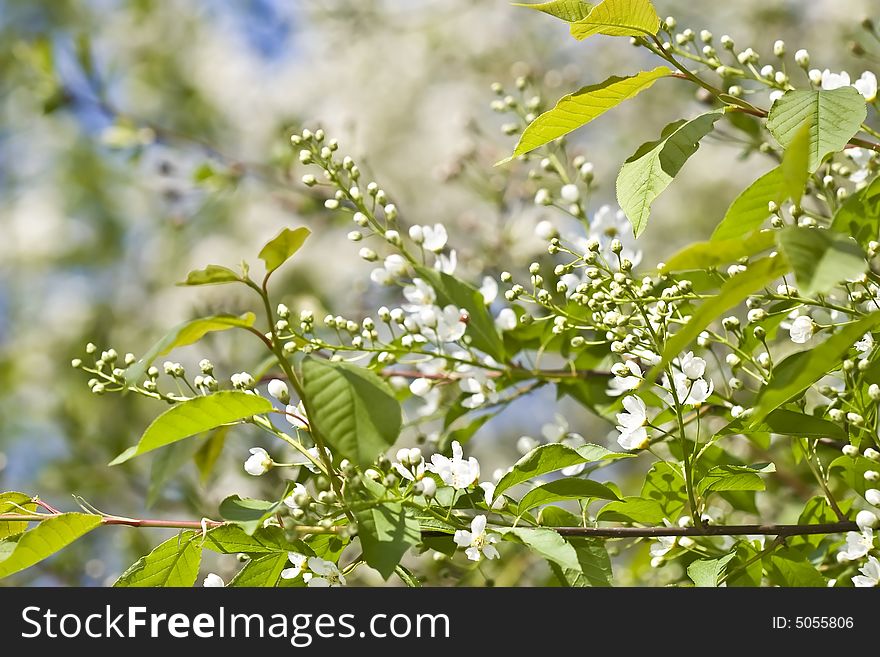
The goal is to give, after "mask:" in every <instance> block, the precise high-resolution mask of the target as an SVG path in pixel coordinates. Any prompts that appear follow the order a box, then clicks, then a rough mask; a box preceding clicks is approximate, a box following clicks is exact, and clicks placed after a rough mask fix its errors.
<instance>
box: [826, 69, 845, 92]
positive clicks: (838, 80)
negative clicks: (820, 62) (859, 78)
mask: <svg viewBox="0 0 880 657" xmlns="http://www.w3.org/2000/svg"><path fill="white" fill-rule="evenodd" d="M850 84H851V81H850V77H849V73H847V72H846V71H843V72H842V73H832V72H831V71H830V70H828V69H827V68H826V69H825V70H824V71H822V89H824V90H825V91H832V90H834V89H840V88H841V87H848V86H850Z"/></svg>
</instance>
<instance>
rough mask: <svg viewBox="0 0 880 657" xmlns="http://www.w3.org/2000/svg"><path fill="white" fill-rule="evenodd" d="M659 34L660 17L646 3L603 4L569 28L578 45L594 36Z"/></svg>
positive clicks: (609, 0) (630, 0)
mask: <svg viewBox="0 0 880 657" xmlns="http://www.w3.org/2000/svg"><path fill="white" fill-rule="evenodd" d="M659 31H660V17H659V16H658V15H657V12H656V11H655V10H654V6H653V5H652V4H651V3H650V2H649V1H648V0H605V2H603V3H601V4H599V5H596V7H594V8H593V11H591V12H590V13H589V15H588V16H587V17H586V18H584V19H582V20H580V21H578V22H576V23H572V24H571V35H572V36H573V37H574V38H575V39H578V40H579V41H580V40H583V39H586V38H587V37H591V36H593V35H594V34H604V35H606V36H634V37H643V36H653V35H656V34H657V32H659Z"/></svg>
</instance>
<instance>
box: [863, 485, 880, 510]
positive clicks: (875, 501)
mask: <svg viewBox="0 0 880 657" xmlns="http://www.w3.org/2000/svg"><path fill="white" fill-rule="evenodd" d="M865 499H866V500H868V504H870V505H871V506H878V507H880V490H877V489H876V488H869V489H868V490H866V491H865Z"/></svg>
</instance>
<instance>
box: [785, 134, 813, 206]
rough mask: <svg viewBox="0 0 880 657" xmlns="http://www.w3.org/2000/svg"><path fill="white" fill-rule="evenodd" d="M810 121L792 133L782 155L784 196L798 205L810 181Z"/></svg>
mask: <svg viewBox="0 0 880 657" xmlns="http://www.w3.org/2000/svg"><path fill="white" fill-rule="evenodd" d="M809 165H810V123H809V120H808V121H807V122H806V123H804V124H803V125H802V126H801V127H800V129H799V130H798V131H797V132H795V133H794V137H793V138H792V140H791V143H790V144H789V145H788V147H787V148H786V149H785V154H784V155H783V157H782V165H781V167H780V168H781V169H782V182H783V186H784V189H785V194H786V197H788V198H790V199H791V200H792V201H794V202H795V204H797V205H800V203H801V198H803V195H804V188H805V187H806V186H807V183H808V182H809V181H810V170H809Z"/></svg>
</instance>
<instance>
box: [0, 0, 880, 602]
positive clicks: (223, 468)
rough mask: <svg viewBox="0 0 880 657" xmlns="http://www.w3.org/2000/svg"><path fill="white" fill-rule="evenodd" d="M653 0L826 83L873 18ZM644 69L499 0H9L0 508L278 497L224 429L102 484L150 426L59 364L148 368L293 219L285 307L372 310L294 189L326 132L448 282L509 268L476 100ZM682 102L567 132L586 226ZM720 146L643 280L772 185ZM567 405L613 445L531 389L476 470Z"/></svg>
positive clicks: (665, 221)
mask: <svg viewBox="0 0 880 657" xmlns="http://www.w3.org/2000/svg"><path fill="white" fill-rule="evenodd" d="M655 4H656V5H657V8H658V11H659V13H660V14H661V16H666V15H668V14H673V15H675V16H676V17H677V18H678V21H679V26H680V28H681V27H685V26H689V27H692V28H693V29H695V30H696V31H697V32H699V30H700V29H703V28H707V29H710V30H712V31H713V32H714V33H715V34H716V37H720V35H721V34H723V33H727V34H730V35H731V36H732V37H733V38H734V39H735V40H736V42H737V46H738V49H741V48H744V47H746V46H752V47H754V48H755V49H756V50H759V52H763V53H765V54H769V53H770V52H771V47H772V44H773V42H774V41H775V40H776V39H780V38H781V39H785V40H786V42H787V44H788V48H789V51H790V52H794V51H795V50H796V49H798V48H802V47H806V48H809V50H810V52H811V54H812V56H813V65H814V66H816V67H818V68H826V67H828V68H831V69H833V70H843V69H846V70H849V71H850V73H851V74H854V77H857V76H858V75H859V74H860V73H861V71H862V70H865V68H871V66H870V63H866V62H865V61H864V60H862V61H858V58H857V57H856V56H855V55H854V54H853V52H852V49H851V47H850V44H851V43H852V42H853V40H855V39H859V38H860V36H861V35H862V34H864V32H863V31H862V30H861V28H860V23H861V21H862V19H863V18H865V17H866V16H869V15H870V14H869V10H870V8H871V7H870V5H871V4H872V3H870V2H868V0H846V1H845V2H841V1H840V0H814V1H813V2H810V3H804V2H802V1H801V0H788V1H778V0H736V1H735V2H725V3H694V2H686V1H684V0H657V2H656V3H655ZM710 7H711V9H710ZM875 8H876V7H875ZM641 57H642V55H641V54H639V53H637V52H636V51H635V50H634V49H632V48H631V47H630V46H629V45H628V44H627V43H626V40H615V39H595V40H591V41H589V42H586V43H577V42H575V41H573V40H571V39H570V38H568V37H567V33H566V28H565V26H564V25H563V24H561V23H559V22H558V21H556V20H554V19H552V18H550V17H548V16H544V15H542V14H538V13H532V12H529V11H527V10H524V9H519V8H516V7H511V6H510V5H509V4H508V3H507V2H505V1H503V0H384V1H383V0H240V1H237V2H221V1H219V0H214V1H211V0H187V1H183V0H170V1H161V2H160V1H159V0H78V1H74V0H0V489H2V490H20V491H22V492H26V493H29V494H39V495H40V496H41V497H42V498H43V499H45V500H47V501H49V502H50V503H52V504H54V505H55V506H58V507H60V508H63V509H66V510H72V509H75V503H74V501H73V499H72V497H71V495H72V494H77V495H80V496H82V497H83V498H85V499H86V500H88V501H89V503H91V504H92V505H94V506H95V507H97V508H99V509H101V510H103V511H107V512H112V513H116V514H120V515H132V516H136V517H138V516H140V517H144V516H160V517H179V518H200V517H203V516H216V506H217V503H218V501H219V500H221V499H222V498H223V497H225V496H227V495H229V494H231V493H233V492H239V493H252V494H259V491H260V487H261V486H265V487H266V490H267V491H269V490H273V487H274V488H277V487H278V485H279V482H278V481H277V480H275V481H272V480H270V479H271V478H270V477H265V478H261V480H255V479H253V478H249V477H248V476H247V475H246V474H245V473H244V472H243V470H242V468H241V464H242V462H243V461H244V458H245V456H246V455H247V449H248V448H249V447H251V446H253V444H254V443H253V442H252V441H251V440H250V439H249V438H248V436H247V435H242V434H240V433H235V435H233V436H231V437H230V438H229V440H228V441H227V444H226V446H225V449H224V451H223V453H222V454H221V455H220V460H219V462H218V464H217V466H216V467H215V468H214V470H213V473H209V474H207V475H206V476H202V475H200V473H199V471H198V469H197V468H196V467H195V466H194V465H193V464H192V463H191V462H190V459H189V458H188V457H190V456H191V454H185V455H184V456H185V457H187V458H184V459H182V460H181V462H180V463H173V462H169V459H170V458H171V457H166V458H164V459H162V458H156V459H154V460H153V463H152V464H151V463H150V460H149V459H143V460H139V461H135V462H133V463H129V464H126V465H124V466H121V467H117V468H108V467H106V466H105V465H104V464H106V463H107V462H108V461H109V460H110V459H111V458H112V457H113V456H115V455H116V454H118V453H119V452H120V451H122V449H124V448H125V447H127V446H128V445H130V444H133V443H134V442H135V441H136V440H137V438H138V437H139V435H140V434H141V432H142V431H143V429H144V428H145V427H146V426H147V425H148V424H149V422H150V421H151V420H152V418H153V417H155V415H157V414H158V413H159V412H160V411H161V410H162V409H161V408H160V407H158V406H157V405H156V404H153V403H149V402H148V401H145V400H143V399H139V398H135V397H133V396H125V397H120V396H116V395H114V396H112V397H106V398H100V397H97V396H95V395H92V394H91V393H90V392H89V391H88V388H87V386H86V378H87V377H85V376H84V375H83V374H82V373H80V372H77V371H75V370H73V369H72V368H71V367H70V365H69V363H70V360H71V359H72V358H75V357H79V356H82V354H83V348H84V345H85V344H86V342H89V341H91V342H94V343H96V344H97V345H98V347H99V349H105V348H108V347H110V346H112V347H114V348H115V349H117V351H119V352H120V354H121V353H124V352H126V351H133V352H135V353H142V352H143V351H144V350H145V349H146V348H147V347H148V346H149V345H150V344H151V343H152V342H153V341H154V340H155V339H157V338H158V337H160V336H161V335H162V334H163V333H164V332H165V331H166V330H167V329H168V328H169V327H171V326H173V325H174V324H177V323H179V322H181V321H183V320H185V319H188V318H191V317H194V316H197V315H201V314H205V313H207V312H213V311H222V312H243V311H244V310H247V309H249V308H250V303H251V301H250V300H249V299H247V298H245V297H244V296H242V297H240V298H239V297H238V296H236V293H232V294H230V289H231V288H225V287H224V288H203V289H185V288H179V287H175V286H174V283H175V282H176V281H179V280H181V279H182V278H183V277H184V276H185V274H186V272H187V271H189V270H190V269H193V268H198V267H202V266H204V265H205V264H208V263H209V262H210V263H218V264H224V265H227V266H235V264H236V263H238V262H239V261H240V260H241V259H242V258H251V259H252V260H256V257H255V255H256V253H257V251H258V250H259V247H260V246H261V245H262V244H263V243H264V242H265V241H266V240H267V239H268V238H270V237H272V236H273V235H274V234H276V233H277V232H278V230H280V228H281V227H283V226H286V225H287V226H289V225H293V226H295V225H307V226H309V227H310V228H311V230H312V231H313V233H314V235H313V237H312V238H311V239H310V241H309V243H308V245H307V248H305V249H303V251H302V252H301V254H300V255H298V256H297V259H296V262H295V263H294V264H292V266H291V267H289V269H287V270H285V274H284V278H282V277H281V276H279V277H278V281H276V286H277V289H278V290H280V291H281V292H282V293H283V296H284V301H285V302H286V303H287V304H288V305H289V306H290V307H291V308H292V309H294V310H296V311H298V310H299V309H300V308H303V307H308V308H311V309H313V310H314V311H315V314H316V315H317V316H318V317H321V316H323V314H324V312H327V311H333V312H334V313H341V314H343V315H346V316H347V317H355V318H358V317H362V316H366V315H368V314H370V313H373V312H375V308H376V307H378V306H379V305H381V304H382V303H383V294H384V293H383V291H382V290H376V289H375V286H371V285H370V284H369V276H368V272H369V269H370V266H369V265H368V264H367V263H364V262H362V261H361V260H360V259H359V258H358V257H357V250H358V247H357V245H355V244H352V243H350V242H348V241H346V239H345V234H346V232H348V230H349V222H348V221H347V220H346V219H345V217H342V216H337V213H333V212H329V211H327V210H325V209H324V208H323V204H322V199H321V198H320V196H319V194H315V193H313V192H312V190H307V189H305V188H304V187H303V186H302V184H301V183H299V179H300V177H301V175H302V173H304V171H302V170H300V169H301V167H300V165H299V163H298V162H297V161H296V158H295V151H293V149H291V148H290V145H289V142H288V140H287V137H288V135H289V134H290V131H291V129H296V128H299V129H302V128H303V127H311V128H314V127H317V126H321V127H324V129H325V130H326V131H327V133H328V135H330V136H332V137H336V138H338V139H339V140H340V143H341V150H342V152H344V153H348V154H350V155H352V156H353V157H354V158H355V159H356V160H357V161H358V163H359V165H360V167H361V169H362V171H364V173H365V177H366V178H367V179H368V180H369V179H375V180H378V181H379V182H380V184H381V186H382V187H383V188H384V189H385V190H386V191H387V192H388V193H389V195H390V197H391V199H392V200H393V201H394V202H395V203H396V204H397V206H398V207H399V208H400V209H401V212H402V215H403V216H404V218H405V220H406V222H408V223H434V222H435V221H442V222H444V223H445V224H446V225H447V226H448V227H449V228H450V235H451V238H450V242H451V244H452V246H453V247H455V248H456V249H457V250H458V259H459V262H460V266H459V273H461V274H462V275H463V276H465V277H471V280H477V276H478V274H480V272H485V273H488V274H495V275H496V276H497V274H498V273H499V272H500V271H501V270H503V269H509V270H515V269H517V268H522V267H525V266H527V265H528V262H530V260H531V258H532V257H533V256H534V255H535V254H536V253H538V252H539V251H541V242H540V241H539V240H536V239H534V238H533V230H534V226H535V225H536V224H537V222H538V221H540V220H542V219H544V218H551V219H552V218H553V217H552V214H553V210H552V209H547V208H537V207H535V206H534V204H533V203H532V198H533V196H534V193H535V189H536V185H535V184H534V183H533V182H531V181H529V180H528V179H527V176H526V175H525V173H526V172H525V170H524V167H523V166H522V165H519V167H518V168H517V166H516V165H514V166H513V167H511V168H509V169H507V170H501V169H495V168H493V167H492V164H493V163H494V162H495V161H497V160H499V159H501V158H502V157H504V156H505V155H507V154H508V153H509V152H510V150H511V149H512V147H513V145H514V143H515V137H510V136H505V135H504V134H503V133H502V130H501V126H502V124H503V122H504V120H503V117H499V116H498V115H497V114H496V113H493V112H492V110H491V109H490V107H489V104H490V102H491V101H492V100H493V98H495V96H494V94H493V93H492V91H491V90H490V85H491V84H492V83H493V82H500V83H501V84H502V85H504V87H505V88H506V89H514V82H513V81H514V80H515V79H516V78H517V77H519V76H528V77H529V79H530V80H531V81H532V82H533V84H534V89H535V92H536V93H540V94H541V95H542V96H543V97H544V99H545V101H546V102H547V103H550V104H552V103H553V102H555V100H556V99H557V98H558V97H560V96H562V95H564V94H565V93H567V92H569V91H571V90H573V89H576V88H577V87H579V86H582V85H584V84H588V83H593V82H597V81H600V80H602V79H604V78H605V77H607V76H608V75H610V74H612V73H613V74H626V73H630V72H635V71H636V70H638V68H639V67H640V66H645V65H648V64H647V63H642V62H640V61H639V58H641ZM690 94H691V90H690V88H689V87H687V86H685V85H681V86H680V87H679V86H675V84H674V83H668V82H667V83H664V86H663V91H661V92H658V93H657V94H645V96H643V97H642V98H641V99H639V100H638V101H635V102H632V103H630V104H629V105H626V106H624V107H623V108H621V110H620V111H617V112H615V113H614V114H613V115H612V116H611V117H609V118H605V119H603V120H601V121H598V122H596V123H595V124H594V125H593V126H591V127H590V128H589V129H587V130H583V131H581V132H579V133H578V134H577V136H576V138H575V139H573V140H572V144H573V146H574V148H573V150H572V152H573V153H582V154H583V155H585V156H586V157H587V158H588V160H590V161H592V162H593V163H594V164H595V167H596V172H597V173H596V177H597V180H598V181H599V189H598V193H597V195H596V197H595V199H594V203H593V209H594V210H595V209H596V208H598V206H599V205H601V204H602V203H611V202H613V199H614V193H613V180H614V174H615V171H616V169H617V168H618V167H619V166H620V163H621V161H622V160H623V159H625V157H626V156H627V155H628V154H629V153H631V152H633V151H634V150H635V148H636V147H637V146H638V145H639V144H641V143H642V142H644V141H647V140H649V139H654V138H655V137H656V134H657V133H659V130H660V127H662V126H663V125H665V124H666V123H668V122H670V121H672V120H675V119H677V118H680V117H681V116H685V115H687V112H692V113H693V111H694V110H693V108H692V107H690V105H692V104H694V102H695V101H694V99H693V97H692V96H691V95H690ZM649 96H650V98H649ZM737 155H738V151H737V150H735V149H732V148H731V146H730V145H729V144H725V143H721V142H719V141H711V140H707V141H706V142H705V143H704V146H703V149H702V150H701V153H700V154H699V155H698V156H697V158H695V159H699V163H697V162H694V163H692V164H691V165H690V166H689V167H688V171H687V175H686V176H683V177H682V180H681V181H680V183H681V184H679V183H677V184H675V185H673V186H672V187H671V188H670V189H669V191H668V192H667V193H666V194H665V195H664V196H663V197H662V198H661V200H660V201H659V202H658V203H657V204H656V206H655V212H654V217H655V218H654V220H653V224H652V226H651V228H649V230H648V231H647V233H646V234H645V236H644V241H643V243H642V245H641V246H642V248H643V249H644V251H645V259H644V261H643V263H644V264H647V265H648V266H653V264H655V263H656V262H658V261H660V260H662V259H663V258H664V257H665V256H666V255H667V254H669V253H670V252H671V251H673V250H674V249H675V248H677V247H678V246H680V245H681V244H683V243H685V242H689V241H693V240H695V239H700V238H703V237H706V236H707V235H708V234H709V232H710V230H711V228H712V227H713V226H714V224H715V223H716V222H717V221H718V219H719V217H720V216H721V214H722V213H723V211H724V209H725V208H726V207H727V205H728V204H729V202H730V201H731V200H732V198H733V197H734V196H735V194H736V192H737V190H738V189H741V188H742V187H743V186H744V185H745V184H747V183H748V182H750V181H751V180H752V179H754V178H755V177H756V176H757V173H759V172H760V171H758V169H761V167H767V165H766V163H762V162H761V160H760V156H754V157H752V158H749V159H737ZM763 170H766V169H761V171H763ZM252 346H253V345H251V344H250V343H249V342H248V341H247V338H245V339H244V340H243V341H239V340H238V339H237V338H236V337H234V336H231V335H222V336H220V337H219V338H218V339H214V340H209V341H208V343H207V346H205V347H200V349H199V350H198V351H186V352H181V353H180V354H178V355H176V356H175V360H181V361H182V362H184V364H185V365H186V366H187V367H188V368H189V369H190V370H191V371H195V369H196V367H195V364H196V363H197V362H198V359H199V358H201V357H204V356H208V357H210V358H211V359H212V360H214V361H215V363H216V364H217V367H218V370H219V371H220V372H221V373H222V375H223V376H225V377H227V378H228V376H229V374H231V373H232V372H235V371H240V370H242V369H247V368H248V367H250V366H252V365H253V363H254V358H256V355H255V353H254V352H253V351H252V350H251V348H252ZM560 413H561V414H562V416H563V417H564V418H565V420H566V421H567V423H568V424H569V426H570V427H571V430H573V431H578V432H579V433H581V434H583V435H584V436H586V437H587V438H588V439H590V440H592V441H595V442H602V441H603V440H604V438H605V434H606V433H607V431H608V427H607V426H605V425H602V424H599V423H596V422H594V421H592V420H590V418H589V417H587V416H586V414H585V413H584V411H583V410H581V409H579V407H577V406H574V405H572V406H568V405H565V404H562V405H557V404H556V403H555V395H554V393H553V391H552V390H545V391H542V392H541V394H538V395H533V396H531V397H528V398H526V399H524V400H522V401H521V402H520V403H519V404H518V405H517V406H516V407H514V408H511V409H509V410H508V411H506V412H504V413H502V414H501V415H499V416H498V417H497V418H496V419H494V420H493V421H492V422H490V423H489V424H487V425H486V426H485V427H484V428H483V429H482V430H481V431H480V433H478V434H477V436H476V437H475V438H474V440H473V443H472V448H473V450H474V452H475V453H476V454H477V455H478V456H479V457H480V458H481V460H482V461H483V463H484V467H487V469H488V470H489V471H491V469H492V468H493V467H496V466H497V465H501V464H509V463H511V462H513V460H515V459H516V457H517V453H516V450H515V448H514V444H515V442H516V440H517V438H518V437H519V436H521V435H523V434H529V435H534V436H539V435H540V433H541V428H542V426H543V425H544V424H546V423H548V422H554V420H555V417H556V415H557V414H560ZM597 434H598V435H597ZM178 468H179V469H178ZM151 470H152V473H151ZM151 482H152V483H151ZM151 487H152V488H151ZM267 494H269V493H267ZM148 498H149V501H150V502H152V508H150V509H147V501H148ZM165 535H167V532H166V533H165V534H164V535H163V533H162V532H161V531H160V530H151V531H139V530H132V529H125V528H107V529H105V530H103V531H99V532H94V533H92V534H90V535H89V536H87V537H86V538H85V539H83V540H82V541H80V542H78V543H76V544H75V545H74V546H72V547H71V548H69V549H67V550H65V551H63V552H62V553H60V554H59V555H56V556H55V557H53V558H52V559H50V560H48V561H46V562H44V563H43V564H41V565H40V566H39V567H38V568H32V569H30V570H27V571H25V572H23V573H20V574H18V575H16V576H14V577H11V578H9V579H7V580H4V581H3V583H2V584H3V585H87V586H91V585H105V584H108V583H112V581H113V580H114V579H115V578H116V576H118V574H119V573H120V572H121V571H122V570H123V569H124V568H125V567H126V566H128V565H129V564H130V563H132V562H133V561H134V560H135V559H137V557H139V556H140V555H142V554H144V553H146V552H147V551H148V550H149V549H150V548H151V547H152V546H155V545H156V544H158V543H159V542H160V541H161V540H162V539H163V538H164V536H165ZM217 568H218V569H219V571H220V572H223V573H224V574H229V573H228V572H226V571H224V570H223V569H224V568H226V569H231V568H232V564H229V565H218V566H217Z"/></svg>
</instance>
